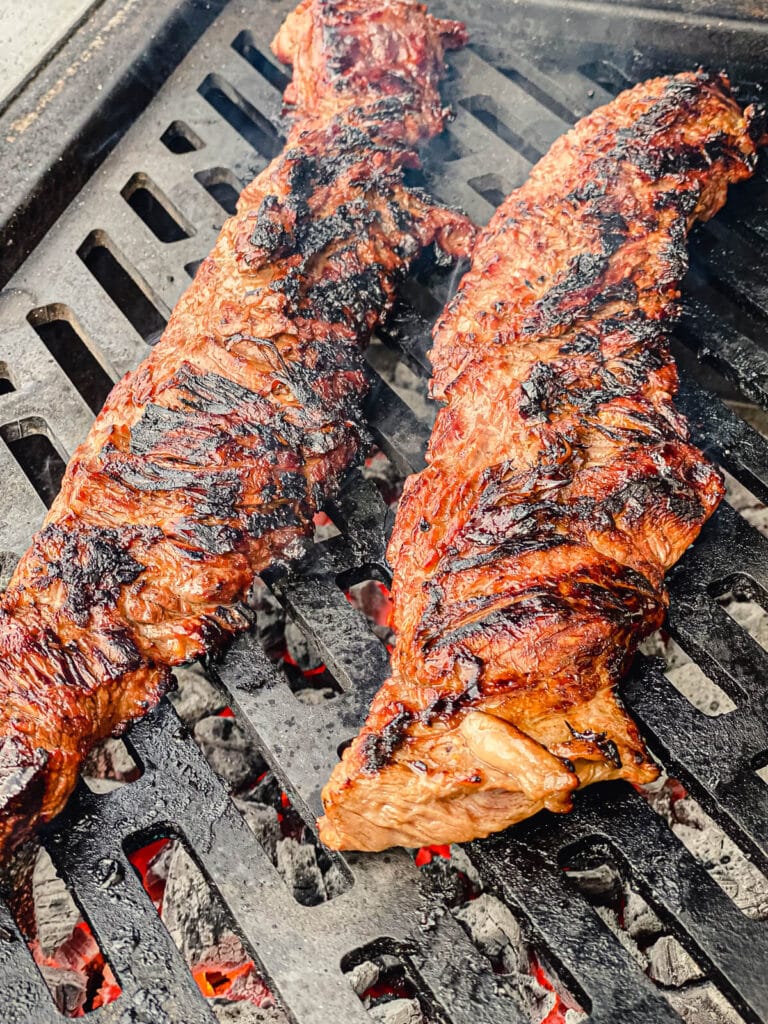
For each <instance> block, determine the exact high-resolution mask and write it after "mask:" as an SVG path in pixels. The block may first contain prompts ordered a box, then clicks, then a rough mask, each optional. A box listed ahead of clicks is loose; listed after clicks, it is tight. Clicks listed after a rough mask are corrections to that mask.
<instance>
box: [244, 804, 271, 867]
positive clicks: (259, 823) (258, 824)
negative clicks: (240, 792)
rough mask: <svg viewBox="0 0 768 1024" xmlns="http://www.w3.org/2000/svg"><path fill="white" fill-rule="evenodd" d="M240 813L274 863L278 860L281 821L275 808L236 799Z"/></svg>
mask: <svg viewBox="0 0 768 1024" xmlns="http://www.w3.org/2000/svg"><path fill="white" fill-rule="evenodd" d="M235 804H236V805H237V807H238V809H239V811H240V813H241V814H242V816H243V817H244V818H245V821H246V824H247V825H248V827H249V828H250V830H251V832H253V834H254V835H255V836H256V838H257V839H258V841H259V843H261V845H262V846H263V847H264V849H265V850H266V851H267V853H268V854H269V857H270V859H271V860H272V862H273V863H274V861H275V860H276V858H277V842H278V840H279V839H280V821H279V819H278V817H277V811H276V810H275V808H274V807H269V806H268V805H267V804H262V803H258V802H257V801H255V800H250V799H243V798H239V797H238V798H236V799H235Z"/></svg>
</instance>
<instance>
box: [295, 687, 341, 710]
mask: <svg viewBox="0 0 768 1024" xmlns="http://www.w3.org/2000/svg"><path fill="white" fill-rule="evenodd" d="M293 695H294V697H295V698H296V700H300V701H301V702H302V704H310V705H316V704H324V703H325V702H326V701H327V700H333V698H334V697H335V696H336V691H335V690H334V689H333V687H332V686H308V687H305V688H303V689H301V690H294V691H293Z"/></svg>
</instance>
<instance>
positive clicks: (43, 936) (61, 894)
mask: <svg viewBox="0 0 768 1024" xmlns="http://www.w3.org/2000/svg"><path fill="white" fill-rule="evenodd" d="M32 893H33V900H34V906H35V919H36V924H37V939H38V942H39V943H40V950H41V952H42V953H43V955H44V956H52V955H53V953H54V952H55V951H56V950H57V949H58V948H59V946H60V945H61V944H62V942H65V941H66V940H67V939H68V938H69V937H70V936H71V934H72V929H73V928H74V927H75V925H76V924H77V923H78V922H79V920H80V911H79V910H78V909H77V906H76V905H75V901H74V900H73V899H72V897H71V896H70V894H69V890H68V889H67V887H66V885H65V884H64V882H63V881H62V879H61V878H59V876H58V875H57V874H56V869H55V868H54V866H53V863H52V861H51V858H50V857H49V856H48V854H47V853H46V852H45V850H44V849H42V848H41V849H40V851H39V852H38V854H37V859H36V860H35V868H34V872H33V875H32Z"/></svg>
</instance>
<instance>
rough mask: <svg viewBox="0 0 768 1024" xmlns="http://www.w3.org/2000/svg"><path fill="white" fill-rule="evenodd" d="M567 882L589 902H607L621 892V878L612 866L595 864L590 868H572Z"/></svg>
mask: <svg viewBox="0 0 768 1024" xmlns="http://www.w3.org/2000/svg"><path fill="white" fill-rule="evenodd" d="M568 880H569V881H570V882H571V883H572V884H573V885H575V886H576V888H577V889H578V890H579V892H583V893H584V895H585V896H588V897H589V898H590V899H591V900H597V901H600V902H608V901H611V900H614V899H616V897H617V896H618V895H619V893H620V892H621V877H620V875H619V872H618V871H617V870H616V868H615V867H614V866H613V865H612V864H597V865H595V867H591V868H584V869H581V868H573V869H571V870H569V871H568Z"/></svg>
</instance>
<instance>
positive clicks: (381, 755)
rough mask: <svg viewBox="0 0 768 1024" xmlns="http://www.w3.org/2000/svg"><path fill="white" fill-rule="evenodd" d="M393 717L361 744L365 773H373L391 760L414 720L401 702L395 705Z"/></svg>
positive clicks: (411, 713)
mask: <svg viewBox="0 0 768 1024" xmlns="http://www.w3.org/2000/svg"><path fill="white" fill-rule="evenodd" d="M396 708H397V713H396V714H395V716H394V718H392V719H390V721H389V722H388V723H387V724H386V725H385V726H384V728H383V729H382V730H381V732H380V733H370V734H369V735H368V736H366V737H365V739H364V740H363V743H362V745H361V754H362V758H363V766H362V770H363V771H364V772H365V773H366V774H367V775H375V774H376V773H377V772H379V771H381V769H382V768H384V767H386V765H388V764H389V763H390V761H391V760H392V755H393V754H394V752H395V750H396V749H397V748H398V747H399V746H400V744H401V743H402V741H403V739H404V737H405V734H406V732H407V730H408V727H409V726H410V724H411V722H413V720H414V714H413V712H412V711H407V710H406V708H405V707H404V706H403V705H402V704H398V705H397V706H396Z"/></svg>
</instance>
